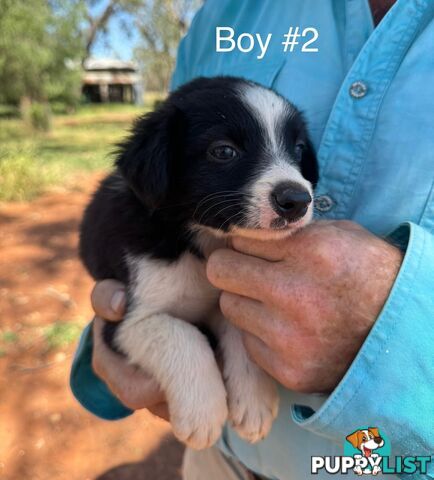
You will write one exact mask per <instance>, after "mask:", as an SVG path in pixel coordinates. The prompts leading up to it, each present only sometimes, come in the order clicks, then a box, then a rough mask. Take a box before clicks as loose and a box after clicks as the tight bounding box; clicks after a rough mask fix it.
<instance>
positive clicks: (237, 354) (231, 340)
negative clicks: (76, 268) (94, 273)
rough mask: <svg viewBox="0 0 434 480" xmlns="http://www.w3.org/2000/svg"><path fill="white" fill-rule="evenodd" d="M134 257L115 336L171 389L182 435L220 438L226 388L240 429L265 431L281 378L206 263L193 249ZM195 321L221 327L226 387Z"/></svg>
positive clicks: (206, 440)
mask: <svg viewBox="0 0 434 480" xmlns="http://www.w3.org/2000/svg"><path fill="white" fill-rule="evenodd" d="M208 235H209V234H208ZM206 236H207V234H206V232H202V233H201V242H202V244H203V245H205V244H206V245H213V242H212V239H207V238H206ZM128 263H129V265H130V269H131V272H132V278H131V282H130V292H129V294H130V305H129V308H128V313H127V315H126V317H125V319H124V321H123V322H122V324H121V326H120V327H119V330H118V332H117V334H116V343H117V345H118V346H119V348H121V350H122V351H124V352H127V356H128V359H129V361H130V362H131V363H132V364H135V365H138V366H139V367H140V368H142V369H143V370H144V371H146V372H148V373H149V374H151V375H152V376H153V377H154V378H155V379H156V380H157V382H158V383H159V384H160V386H161V388H162V389H163V390H164V392H165V394H166V398H167V401H168V404H169V411H170V420H171V424H172V427H173V431H174V433H175V435H176V436H177V437H178V439H180V440H181V441H183V442H185V443H186V444H187V445H189V446H190V447H193V448H197V449H201V448H207V447H209V446H211V445H212V444H213V443H215V441H216V440H217V439H218V437H219V436H220V434H221V429H222V427H223V425H224V423H225V421H226V420H227V418H228V407H227V401H226V390H227V392H228V393H227V394H228V396H229V406H230V407H229V408H230V411H231V414H230V415H231V419H232V422H233V423H234V425H235V428H236V429H237V431H238V432H239V433H240V435H241V436H242V437H244V438H246V439H247V440H249V441H257V440H259V439H261V438H263V437H264V436H265V435H266V434H267V433H268V431H269V430H270V428H271V424H272V421H273V419H274V418H275V416H276V414H277V405H278V397H277V392H276V387H275V385H274V381H273V380H271V378H269V377H268V375H266V374H265V373H264V372H263V371H262V370H260V369H259V368H258V367H257V366H256V365H254V364H253V363H252V362H251V361H250V360H249V358H248V356H247V353H246V352H245V350H244V346H243V343H242V341H241V337H240V335H239V333H238V332H237V331H236V330H235V329H234V328H233V327H231V326H230V325H229V323H227V322H226V321H225V319H224V318H222V317H221V314H220V313H219V311H218V296H219V292H218V291H217V290H216V289H215V288H214V287H212V286H211V284H210V283H209V282H208V281H207V279H206V276H205V265H204V263H203V262H201V261H200V260H198V259H197V258H196V257H194V256H193V255H191V254H190V253H186V254H184V255H183V256H181V257H180V259H179V260H178V261H176V262H174V263H168V262H162V261H157V260H154V259H151V258H149V257H140V258H138V257H129V258H128ZM216 311H217V312H218V313H217V314H216V313H215V312H216ZM216 317H218V318H219V321H218V322H217V323H216ZM196 322H206V323H208V324H209V326H210V327H213V326H215V327H216V328H215V333H216V334H217V335H218V337H219V344H220V346H221V350H222V352H223V363H224V376H225V378H226V379H227V382H226V387H225V385H224V383H223V379H222V376H221V373H220V370H219V368H218V366H217V363H216V360H215V357H214V353H213V351H212V349H211V347H210V346H209V344H208V341H207V339H206V338H205V337H204V336H203V335H202V333H200V331H199V330H198V329H197V328H196V327H195V326H194V325H192V323H196Z"/></svg>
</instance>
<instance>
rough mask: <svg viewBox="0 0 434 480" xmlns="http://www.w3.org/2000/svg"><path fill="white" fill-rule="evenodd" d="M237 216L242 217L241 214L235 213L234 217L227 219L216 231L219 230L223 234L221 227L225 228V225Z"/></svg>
mask: <svg viewBox="0 0 434 480" xmlns="http://www.w3.org/2000/svg"><path fill="white" fill-rule="evenodd" d="M237 215H243V212H237V213H235V214H234V215H232V216H231V217H229V218H227V219H226V220H225V221H224V222H223V223H222V224H221V225H220V227H219V228H218V230H221V231H222V232H224V230H223V227H224V226H225V224H226V223H228V222H230V221H231V220H232V219H234V218H235V217H236V216H237Z"/></svg>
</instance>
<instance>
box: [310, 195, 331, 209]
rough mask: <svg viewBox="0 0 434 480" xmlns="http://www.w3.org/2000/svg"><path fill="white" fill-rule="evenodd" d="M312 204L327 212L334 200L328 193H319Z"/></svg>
mask: <svg viewBox="0 0 434 480" xmlns="http://www.w3.org/2000/svg"><path fill="white" fill-rule="evenodd" d="M314 205H315V208H316V209H317V210H319V211H320V212H328V211H329V210H331V209H332V208H333V206H334V201H333V200H332V199H331V197H329V196H328V195H320V196H319V197H317V198H315V201H314Z"/></svg>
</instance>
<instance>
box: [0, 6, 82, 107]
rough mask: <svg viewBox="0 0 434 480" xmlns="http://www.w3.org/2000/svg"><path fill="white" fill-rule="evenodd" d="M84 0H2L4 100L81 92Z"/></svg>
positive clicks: (70, 98)
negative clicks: (78, 64) (77, 64)
mask: <svg viewBox="0 0 434 480" xmlns="http://www.w3.org/2000/svg"><path fill="white" fill-rule="evenodd" d="M83 13H84V10H83V9H82V6H81V0H77V1H75V2H74V1H72V2H71V1H70V0H32V5H31V8H30V7H29V2H28V1H27V0H0V86H1V88H0V101H1V102H7V103H12V104H18V103H20V102H23V101H24V100H26V99H27V102H34V101H37V102H47V101H50V100H61V101H64V102H66V103H70V104H72V103H74V102H75V101H77V99H78V98H79V95H80V72H79V70H78V69H77V68H74V61H75V60H76V59H77V58H80V57H81V56H82V49H83V42H82V39H81V30H80V25H81V24H82V22H83V18H84V17H83Z"/></svg>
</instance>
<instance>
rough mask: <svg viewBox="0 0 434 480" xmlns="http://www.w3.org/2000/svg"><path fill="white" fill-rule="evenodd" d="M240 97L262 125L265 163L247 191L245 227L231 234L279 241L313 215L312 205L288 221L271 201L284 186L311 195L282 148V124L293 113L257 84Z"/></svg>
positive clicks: (242, 92) (235, 229)
mask: <svg viewBox="0 0 434 480" xmlns="http://www.w3.org/2000/svg"><path fill="white" fill-rule="evenodd" d="M241 97H242V99H243V101H244V102H245V103H246V104H247V105H248V108H249V109H250V111H251V112H252V113H253V115H254V117H255V118H256V119H257V121H258V123H259V124H260V125H261V130H262V133H263V135H264V139H263V145H264V147H263V148H264V151H263V152H262V155H263V156H264V164H263V167H262V169H260V170H259V171H258V172H257V175H256V176H255V178H254V179H253V180H252V181H251V182H250V185H249V187H248V188H247V192H248V194H249V196H250V205H249V207H248V209H247V218H246V222H245V223H246V226H247V227H248V228H240V227H235V228H233V229H232V233H236V234H237V235H243V236H249V237H254V238H264V237H266V238H280V237H282V236H286V235H288V234H289V233H292V232H294V231H295V230H297V229H299V228H301V227H303V226H304V225H306V224H308V223H309V222H310V221H311V219H312V216H313V205H312V203H311V204H310V205H309V206H308V208H307V211H306V212H305V213H304V214H303V215H302V216H301V217H300V218H298V219H295V220H294V221H290V220H288V219H286V218H284V217H283V216H282V215H279V214H278V213H277V212H276V210H275V208H273V204H272V200H271V198H272V192H273V190H274V189H275V188H276V187H277V186H278V185H279V184H283V183H288V184H291V185H294V186H297V188H299V189H300V190H305V191H306V192H308V193H309V195H310V196H311V197H312V196H313V192H312V185H311V183H310V182H309V181H307V180H306V179H305V178H304V177H303V176H302V174H301V172H300V169H299V166H298V165H297V162H296V160H295V158H292V157H291V156H290V155H289V153H288V151H287V149H286V148H285V123H286V122H287V121H288V120H289V119H291V117H293V116H294V115H295V114H296V111H295V109H294V108H293V107H292V105H291V104H290V103H289V102H287V101H285V100H284V99H283V98H282V97H280V96H279V95H277V94H276V93H274V92H273V91H271V90H268V89H266V88H263V87H260V86H258V85H254V84H251V85H250V84H249V85H246V86H244V87H243V88H242V90H241Z"/></svg>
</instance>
